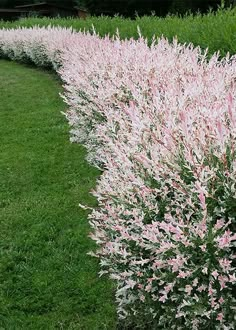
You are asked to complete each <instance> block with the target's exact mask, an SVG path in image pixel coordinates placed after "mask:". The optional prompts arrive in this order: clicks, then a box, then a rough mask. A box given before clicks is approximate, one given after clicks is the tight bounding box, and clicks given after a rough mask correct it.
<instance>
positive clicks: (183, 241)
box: [0, 28, 236, 330]
mask: <svg viewBox="0 0 236 330" xmlns="http://www.w3.org/2000/svg"><path fill="white" fill-rule="evenodd" d="M20 32H21V33H22V34H21V36H22V39H21V37H20V33H16V31H1V30H0V48H1V50H0V53H1V54H4V55H5V56H6V55H8V56H9V57H11V58H13V59H21V58H25V57H24V56H26V58H30V59H32V58H34V63H36V64H42V63H52V64H53V66H54V67H55V68H57V69H58V73H59V75H60V77H61V78H62V79H63V81H64V82H65V86H64V87H65V94H64V96H63V97H64V99H65V101H66V102H67V103H68V105H69V110H68V113H67V117H68V120H69V123H70V125H71V127H72V130H71V133H72V141H76V142H82V143H84V144H85V145H86V147H87V149H88V151H89V155H88V158H89V160H90V161H91V162H92V163H93V164H95V165H96V166H98V167H102V168H103V170H104V172H103V174H102V175H101V178H100V180H99V183H98V186H97V189H96V191H95V192H94V195H95V196H96V197H97V199H98V203H99V207H98V209H96V210H93V212H92V213H91V214H90V223H91V226H92V228H93V234H92V235H91V236H92V238H93V239H94V240H95V241H96V242H97V244H98V246H99V249H98V251H97V252H96V254H95V255H96V256H98V257H99V258H100V260H101V267H102V270H101V274H103V273H107V274H109V276H110V277H111V278H112V279H114V280H115V281H116V282H117V291H116V300H117V303H118V313H119V316H120V318H121V319H122V318H123V319H125V320H126V321H125V322H126V323H129V322H130V324H131V326H133V327H134V326H136V327H140V328H142V329H143V328H148V327H149V328H153V329H157V328H160V329H193V330H195V329H201V330H202V329H224V330H226V329H235V327H236V319H235V314H236V313H235V308H236V295H235V283H236V277H235V270H236V265H235V258H236V255H235V241H236V234H235V218H236V107H235V102H236V89H235V87H236V85H235V84H236V61H235V57H232V58H226V59H224V60H222V61H219V60H218V57H217V55H214V56H213V57H212V58H211V59H210V60H209V61H206V54H202V53H201V51H200V49H199V48H193V47H192V46H191V45H190V46H186V45H179V44H178V43H177V42H176V41H173V44H169V43H168V41H167V40H165V39H160V40H158V42H157V41H155V40H153V43H152V45H151V46H150V47H149V46H148V45H147V42H146V41H145V40H143V39H142V38H141V37H140V39H139V40H138V41H134V40H125V41H121V40H120V39H119V37H117V38H115V39H113V40H111V39H109V38H104V39H100V38H99V37H98V36H96V35H93V36H90V35H87V34H82V33H78V34H76V33H73V32H72V31H66V30H62V36H63V37H61V40H60V29H55V30H54V29H53V30H52V31H51V30H50V28H49V29H42V31H41V29H36V30H35V29H32V30H31V31H30V32H29V34H27V33H28V32H27V30H20ZM30 33H31V35H32V37H30ZM41 33H42V34H41ZM50 33H52V34H50ZM53 33H55V37H53V38H52V35H53ZM2 35H3V37H2ZM16 35H17V37H16ZM36 36H37V37H36ZM14 38H17V42H14V43H13V42H12V40H15V39H14ZM51 38H52V39H53V40H54V41H53V42H52V43H51V41H50V39H51ZM40 40H41V41H40ZM41 42H42V44H41ZM17 45H18V46H17ZM40 45H41V46H40ZM39 46H40V47H39ZM32 54H36V55H32ZM41 58H42V59H41ZM44 58H45V61H43V59H44ZM132 322H133V323H132Z"/></svg>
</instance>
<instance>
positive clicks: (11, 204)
mask: <svg viewBox="0 0 236 330" xmlns="http://www.w3.org/2000/svg"><path fill="white" fill-rule="evenodd" d="M0 91H1V92H0V126H1V127H0V141H1V144H0V154H1V157H0V226H1V230H0V329H14V330H15V329H16V330H18V329H24V330H25V329H27V330H30V329H32V330H35V329H37V330H38V329H88V330H91V329H109V330H110V329H114V328H115V323H116V316H115V308H114V304H113V292H112V291H113V290H112V286H111V283H110V282H109V281H107V280H105V279H101V278H99V277H98V271H99V266H98V262H97V260H95V259H93V258H92V257H90V256H88V255H87V253H88V252H89V251H90V250H91V249H93V248H94V243H93V242H92V241H91V240H90V239H89V238H88V234H89V231H90V228H89V225H88V220H87V214H86V212H85V211H84V210H81V209H80V208H79V203H82V204H87V205H90V206H95V205H96V201H95V199H94V198H93V197H92V196H91V194H90V193H89V192H90V190H91V189H92V188H94V186H95V183H96V178H97V177H98V175H99V171H98V170H96V169H95V168H93V167H91V166H89V165H88V164H87V162H86V161H85V150H84V149H83V147H81V146H79V145H77V144H71V143H70V142H69V128H68V124H67V122H66V119H65V118H64V117H63V115H62V114H61V111H64V110H65V106H64V104H63V102H62V100H61V98H60V97H59V95H58V94H59V92H60V91H61V87H60V83H59V81H57V79H56V77H55V76H53V75H52V74H49V73H46V72H43V71H40V70H37V69H35V68H29V67H24V66H22V65H18V64H16V63H12V62H7V61H0Z"/></svg>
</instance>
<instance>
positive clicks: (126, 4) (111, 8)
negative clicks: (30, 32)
mask: <svg viewBox="0 0 236 330" xmlns="http://www.w3.org/2000/svg"><path fill="white" fill-rule="evenodd" d="M39 2H42V1H41V0H2V1H1V7H9V8H13V7H14V6H17V5H24V4H30V3H39ZM49 2H50V3H56V4H58V5H61V6H67V7H73V6H75V5H78V6H79V7H82V8H86V9H87V10H88V11H89V12H90V13H91V14H92V15H101V14H107V15H111V16H112V15H115V14H120V15H123V16H131V17H133V16H134V15H135V14H138V15H144V14H151V12H155V13H156V15H158V16H165V15H166V14H168V13H180V14H184V13H186V12H187V11H192V12H197V11H201V12H202V13H203V12H206V11H207V10H208V9H209V8H212V9H216V8H217V6H219V5H220V4H221V0H155V1H154V0H103V1H100V0H50V1H49ZM233 2H234V1H232V0H226V1H224V3H225V5H230V4H233Z"/></svg>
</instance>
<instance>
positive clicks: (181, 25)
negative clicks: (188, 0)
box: [0, 8, 236, 56]
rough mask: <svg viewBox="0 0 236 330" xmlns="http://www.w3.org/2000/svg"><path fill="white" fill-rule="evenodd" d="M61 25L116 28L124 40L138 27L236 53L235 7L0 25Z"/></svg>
mask: <svg viewBox="0 0 236 330" xmlns="http://www.w3.org/2000/svg"><path fill="white" fill-rule="evenodd" d="M35 25H37V26H48V25H53V26H62V27H71V26H72V27H73V28H74V29H75V30H77V31H78V30H86V31H91V32H92V31H93V28H92V26H94V28H95V30H96V31H97V32H98V33H99V34H100V35H101V36H104V35H107V34H109V35H114V34H116V30H117V28H118V29H119V34H120V36H121V38H122V39H124V38H131V37H134V38H135V39H136V38H138V32H137V26H139V27H140V30H141V32H142V35H143V36H144V37H146V38H148V40H149V41H151V40H152V37H153V35H156V36H159V37H160V36H162V35H164V36H165V37H166V38H168V39H169V40H170V41H172V40H173V38H174V37H176V36H177V38H178V41H179V42H180V43H187V44H188V43H190V42H191V43H193V44H194V45H195V46H200V47H201V48H202V49H206V48H208V49H209V53H210V54H213V53H214V52H216V51H218V50H220V54H221V56H225V55H226V54H227V52H230V53H231V55H233V54H236V8H234V9H232V10H231V9H223V8H219V10H218V11H217V12H209V13H208V14H205V15H202V14H198V15H192V14H190V15H186V16H184V17H178V16H174V15H172V16H167V17H164V18H161V17H156V16H144V17H137V18H136V19H135V20H131V19H123V18H121V17H113V18H111V17H105V16H104V17H89V18H87V19H86V20H82V19H78V18H77V19H73V18H69V19H68V18H67V19H66V18H52V19H50V18H26V19H21V20H19V21H15V22H3V21H2V22H0V28H3V27H6V28H13V27H18V26H22V27H23V26H25V27H32V26H35Z"/></svg>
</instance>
